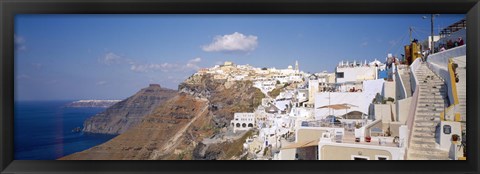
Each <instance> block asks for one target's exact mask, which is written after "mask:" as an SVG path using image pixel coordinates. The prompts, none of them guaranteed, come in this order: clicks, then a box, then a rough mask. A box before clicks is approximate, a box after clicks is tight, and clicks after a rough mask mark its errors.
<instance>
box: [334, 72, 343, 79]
mask: <svg viewBox="0 0 480 174" xmlns="http://www.w3.org/2000/svg"><path fill="white" fill-rule="evenodd" d="M335 77H337V78H343V72H337V73H335Z"/></svg>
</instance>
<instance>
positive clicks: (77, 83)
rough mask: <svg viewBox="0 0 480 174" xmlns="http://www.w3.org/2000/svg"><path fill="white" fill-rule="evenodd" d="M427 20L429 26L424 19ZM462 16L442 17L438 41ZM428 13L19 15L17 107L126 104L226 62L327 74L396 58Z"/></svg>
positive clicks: (419, 34) (426, 28)
mask: <svg viewBox="0 0 480 174" xmlns="http://www.w3.org/2000/svg"><path fill="white" fill-rule="evenodd" d="M422 16H427V17H428V18H427V19H422ZM464 16H465V15H452V14H448V15H447V14H441V15H439V16H438V17H436V20H435V33H438V30H439V29H441V28H443V27H446V26H448V25H450V24H452V23H454V22H456V21H458V20H460V19H462V18H464ZM429 17H430V15H428V14H427V15H425V14H418V15H38V14H37V15H18V16H16V19H15V20H16V21H15V46H16V48H15V85H16V86H15V93H16V94H15V99H16V100H64V99H124V98H126V97H128V96H130V95H132V94H134V93H135V92H137V91H138V90H140V89H141V88H143V87H146V86H148V84H149V83H158V84H161V85H162V86H163V87H167V88H171V89H177V86H178V84H179V83H180V82H182V81H183V80H184V79H185V78H187V77H188V76H190V75H192V74H193V73H194V72H196V70H197V69H198V68H203V67H212V66H214V65H215V64H218V63H219V62H223V61H233V62H234V63H236V64H250V65H253V66H256V67H276V68H286V67H287V66H288V65H293V64H294V62H295V60H298V61H299V64H300V69H301V70H303V71H305V72H320V71H324V70H327V71H329V72H333V71H334V68H335V66H336V65H337V64H338V62H339V61H341V60H350V61H352V60H358V61H360V60H361V61H364V60H365V59H366V60H367V61H371V60H373V59H375V58H376V59H380V60H383V59H384V57H385V56H386V55H387V53H393V54H394V55H397V56H400V54H402V53H403V45H406V44H407V43H408V42H409V41H408V40H409V39H408V28H409V27H413V28H414V30H415V32H414V33H413V34H412V36H413V37H414V38H417V39H418V40H424V39H425V38H426V37H427V36H428V35H429V33H430V19H429Z"/></svg>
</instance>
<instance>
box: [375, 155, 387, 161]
mask: <svg viewBox="0 0 480 174" xmlns="http://www.w3.org/2000/svg"><path fill="white" fill-rule="evenodd" d="M375 159H377V160H388V159H389V157H388V156H383V155H375Z"/></svg>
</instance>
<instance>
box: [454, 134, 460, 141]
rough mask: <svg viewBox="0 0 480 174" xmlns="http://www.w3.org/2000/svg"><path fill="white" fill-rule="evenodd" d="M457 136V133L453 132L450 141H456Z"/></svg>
mask: <svg viewBox="0 0 480 174" xmlns="http://www.w3.org/2000/svg"><path fill="white" fill-rule="evenodd" d="M459 138H460V136H459V135H457V134H453V135H452V141H458V140H459Z"/></svg>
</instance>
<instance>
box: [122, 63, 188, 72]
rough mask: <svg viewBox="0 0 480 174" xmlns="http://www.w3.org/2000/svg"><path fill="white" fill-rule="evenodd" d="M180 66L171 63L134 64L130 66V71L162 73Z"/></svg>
mask: <svg viewBox="0 0 480 174" xmlns="http://www.w3.org/2000/svg"><path fill="white" fill-rule="evenodd" d="M178 67H179V66H178V65H177V64H171V63H162V64H154V63H150V64H141V65H139V64H133V65H131V66H130V70H132V71H135V72H151V71H162V72H169V71H171V70H172V69H176V68H178Z"/></svg>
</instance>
